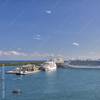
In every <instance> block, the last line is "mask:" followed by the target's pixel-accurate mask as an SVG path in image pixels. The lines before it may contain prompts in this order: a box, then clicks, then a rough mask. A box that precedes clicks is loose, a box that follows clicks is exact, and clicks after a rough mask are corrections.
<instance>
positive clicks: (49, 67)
mask: <svg viewBox="0 0 100 100" xmlns="http://www.w3.org/2000/svg"><path fill="white" fill-rule="evenodd" d="M41 69H42V70H43V71H54V70H56V69H57V65H56V63H55V62H54V61H47V62H45V63H44V64H42V65H41Z"/></svg>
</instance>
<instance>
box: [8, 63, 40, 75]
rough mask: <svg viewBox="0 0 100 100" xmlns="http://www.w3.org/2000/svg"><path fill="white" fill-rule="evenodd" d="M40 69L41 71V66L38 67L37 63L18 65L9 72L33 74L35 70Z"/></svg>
mask: <svg viewBox="0 0 100 100" xmlns="http://www.w3.org/2000/svg"><path fill="white" fill-rule="evenodd" d="M39 71H40V70H39V68H38V67H36V66H35V65H31V64H27V65H23V66H20V67H17V68H16V69H15V70H13V71H8V72H7V73H8V74H16V75H26V74H32V73H35V72H39Z"/></svg>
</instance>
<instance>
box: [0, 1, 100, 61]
mask: <svg viewBox="0 0 100 100" xmlns="http://www.w3.org/2000/svg"><path fill="white" fill-rule="evenodd" d="M49 56H62V57H65V58H71V59H73V58H74V59H78V58H79V59H85V58H86V59H88V58H91V59H98V58H100V0H0V60H32V59H39V58H45V57H49Z"/></svg>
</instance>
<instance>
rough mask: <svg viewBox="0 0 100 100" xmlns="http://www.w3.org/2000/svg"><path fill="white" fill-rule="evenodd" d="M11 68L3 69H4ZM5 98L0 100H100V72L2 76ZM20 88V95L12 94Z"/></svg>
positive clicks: (60, 71) (0, 95) (67, 71)
mask: <svg viewBox="0 0 100 100" xmlns="http://www.w3.org/2000/svg"><path fill="white" fill-rule="evenodd" d="M10 69H13V67H6V68H5V70H10ZM0 77H1V74H0ZM4 82H5V98H4V99H2V95H3V94H2V80H0V100H100V70H99V69H70V68H68V69H60V68H59V69H58V70H57V71H55V72H39V73H34V74H32V75H24V76H17V75H8V74H6V75H5V81H4ZM15 89H20V90H21V91H22V93H21V94H13V93H12V91H13V90H15Z"/></svg>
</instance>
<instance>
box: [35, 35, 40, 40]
mask: <svg viewBox="0 0 100 100" xmlns="http://www.w3.org/2000/svg"><path fill="white" fill-rule="evenodd" d="M33 39H34V40H41V35H40V34H33Z"/></svg>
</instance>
